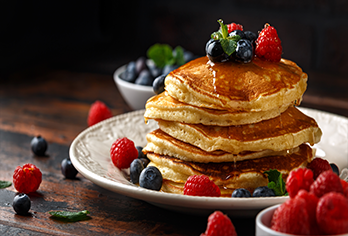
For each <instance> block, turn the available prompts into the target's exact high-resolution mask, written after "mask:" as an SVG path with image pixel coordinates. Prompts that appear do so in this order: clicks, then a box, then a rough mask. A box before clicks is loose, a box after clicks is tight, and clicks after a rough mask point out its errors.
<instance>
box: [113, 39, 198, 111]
mask: <svg viewBox="0 0 348 236" xmlns="http://www.w3.org/2000/svg"><path fill="white" fill-rule="evenodd" d="M146 55H147V56H146V57H145V56H141V57H139V58H138V59H136V60H134V61H131V62H129V63H127V64H126V65H123V66H121V67H120V68H118V69H117V70H116V71H115V73H114V81H115V83H116V86H117V88H118V90H119V91H120V93H121V95H122V97H123V99H124V100H125V102H126V103H127V104H128V105H129V106H130V107H131V108H132V109H133V110H140V109H145V104H146V101H147V100H148V99H149V98H150V97H152V96H154V95H155V94H159V93H161V92H162V91H163V90H164V78H165V76H167V75H168V74H169V73H170V72H171V71H172V70H174V69H176V68H178V67H179V66H181V65H183V64H185V63H186V62H188V61H190V60H192V59H194V55H193V53H191V52H189V51H187V50H184V49H183V48H182V47H180V46H177V47H175V48H174V49H173V48H172V47H171V46H169V45H168V44H154V45H153V46H151V47H150V48H149V49H148V50H147V53H146Z"/></svg>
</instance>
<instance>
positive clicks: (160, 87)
mask: <svg viewBox="0 0 348 236" xmlns="http://www.w3.org/2000/svg"><path fill="white" fill-rule="evenodd" d="M165 78H166V75H164V74H163V75H160V76H158V77H157V78H156V79H155V80H154V81H153V83H152V88H153V91H154V92H155V94H160V93H162V92H164V80H165Z"/></svg>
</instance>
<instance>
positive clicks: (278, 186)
mask: <svg viewBox="0 0 348 236" xmlns="http://www.w3.org/2000/svg"><path fill="white" fill-rule="evenodd" d="M265 174H267V178H268V185H267V186H268V188H270V189H272V190H273V191H274V193H275V195H276V196H284V195H286V194H287V192H286V188H285V182H284V180H283V177H282V173H280V172H279V171H278V170H272V169H271V170H269V171H265Z"/></svg>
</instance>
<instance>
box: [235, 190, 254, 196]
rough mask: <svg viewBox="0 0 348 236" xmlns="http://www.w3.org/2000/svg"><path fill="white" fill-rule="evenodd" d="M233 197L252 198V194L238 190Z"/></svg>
mask: <svg viewBox="0 0 348 236" xmlns="http://www.w3.org/2000/svg"><path fill="white" fill-rule="evenodd" d="M232 197H251V193H250V191H249V190H247V189H245V188H237V189H235V190H234V191H233V192H232Z"/></svg>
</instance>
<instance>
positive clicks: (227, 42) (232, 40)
mask: <svg viewBox="0 0 348 236" xmlns="http://www.w3.org/2000/svg"><path fill="white" fill-rule="evenodd" d="M218 22H219V24H220V29H219V30H218V31H216V32H214V33H212V34H211V38H212V39H214V40H219V41H220V44H221V46H222V49H223V50H224V52H225V53H226V54H227V55H228V56H230V55H231V54H232V53H234V52H235V51H236V48H237V42H238V41H239V40H240V36H239V35H233V36H229V34H228V28H227V25H225V24H224V23H223V21H222V20H221V19H219V20H218Z"/></svg>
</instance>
